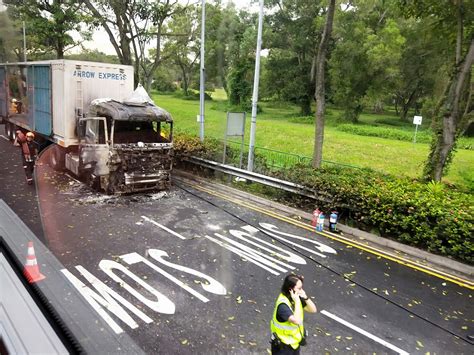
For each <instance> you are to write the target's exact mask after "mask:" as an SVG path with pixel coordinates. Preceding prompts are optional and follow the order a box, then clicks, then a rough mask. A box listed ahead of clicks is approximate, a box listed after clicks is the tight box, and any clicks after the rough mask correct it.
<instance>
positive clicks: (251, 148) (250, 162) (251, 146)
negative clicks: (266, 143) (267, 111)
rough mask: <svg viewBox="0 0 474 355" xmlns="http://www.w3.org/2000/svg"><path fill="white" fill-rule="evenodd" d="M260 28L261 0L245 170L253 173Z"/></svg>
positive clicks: (261, 20) (261, 23)
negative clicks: (247, 155)
mask: <svg viewBox="0 0 474 355" xmlns="http://www.w3.org/2000/svg"><path fill="white" fill-rule="evenodd" d="M262 27H263V0H260V11H259V13H258V33H257V51H256V57H255V73H254V78H253V96H252V120H251V123H250V142H249V158H248V163H247V170H248V171H253V161H254V153H255V130H256V128H257V103H258V84H259V79H260V51H261V49H262Z"/></svg>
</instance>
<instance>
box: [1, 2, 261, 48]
mask: <svg viewBox="0 0 474 355" xmlns="http://www.w3.org/2000/svg"><path fill="white" fill-rule="evenodd" d="M196 1H199V2H200V1H201V0H196ZM1 2H2V0H0V4H1ZM230 2H232V3H234V4H235V6H236V7H237V8H241V9H248V10H249V11H258V0H223V1H222V3H223V5H224V6H225V5H226V4H227V3H230ZM84 46H85V47H86V48H88V49H92V50H94V49H98V50H100V51H101V52H103V53H105V54H109V55H113V54H116V52H115V49H114V47H113V46H112V44H110V40H109V36H108V35H107V33H106V32H105V31H104V30H103V29H100V30H98V31H96V32H95V33H94V35H93V40H92V41H89V42H86V43H85V44H84Z"/></svg>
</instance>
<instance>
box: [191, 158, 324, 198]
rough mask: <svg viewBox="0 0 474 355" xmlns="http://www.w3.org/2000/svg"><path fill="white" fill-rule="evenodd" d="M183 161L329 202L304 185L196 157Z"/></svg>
mask: <svg viewBox="0 0 474 355" xmlns="http://www.w3.org/2000/svg"><path fill="white" fill-rule="evenodd" d="M183 160H184V161H187V162H189V163H192V164H196V165H200V166H202V167H205V168H209V169H213V170H216V171H220V172H222V173H224V174H228V175H232V176H236V177H239V178H242V179H245V180H249V181H253V182H257V183H260V184H262V185H266V186H271V187H275V188H277V189H280V190H284V191H288V192H292V193H295V194H298V195H301V196H305V197H309V198H312V199H315V200H318V201H323V202H331V201H330V200H329V199H327V198H325V197H324V196H321V194H318V192H317V191H315V190H313V189H310V188H308V187H306V186H304V185H300V184H295V183H293V182H290V181H285V180H281V179H277V178H274V177H271V176H266V175H262V174H258V173H255V172H251V171H248V170H243V169H239V168H236V167H234V166H230V165H224V164H221V163H217V162H215V161H211V160H206V159H202V158H198V157H186V158H183Z"/></svg>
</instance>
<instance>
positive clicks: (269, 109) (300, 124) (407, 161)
mask: <svg viewBox="0 0 474 355" xmlns="http://www.w3.org/2000/svg"><path fill="white" fill-rule="evenodd" d="M212 96H213V101H206V107H205V136H206V137H214V138H218V139H222V138H223V135H224V129H225V122H226V101H225V93H224V94H223V90H221V91H216V93H212ZM152 97H153V99H154V101H155V103H156V104H157V105H158V106H161V107H163V108H165V109H166V110H168V111H169V112H170V113H171V114H172V116H173V118H174V121H175V124H174V127H175V131H176V132H187V133H191V134H194V135H199V125H198V123H197V120H196V116H197V115H198V114H199V101H193V100H183V99H179V98H176V97H174V96H173V95H167V94H166V95H165V94H156V93H154V94H153V95H152ZM259 105H260V106H262V108H263V112H262V113H261V114H258V115H257V129H256V146H257V147H262V148H268V149H274V150H278V151H283V152H286V153H294V154H299V155H304V156H308V157H311V156H312V152H313V142H314V125H313V124H312V123H311V118H306V117H303V118H301V117H298V116H299V108H298V107H296V106H293V105H289V104H286V103H285V104H281V103H265V102H263V103H259ZM338 115H339V111H338V110H337V109H334V108H330V109H328V114H327V118H326V122H327V123H326V127H325V135H324V148H323V160H325V161H331V162H337V163H340V164H349V165H352V166H358V167H370V168H372V169H374V170H378V171H382V172H386V173H389V174H394V175H398V176H401V175H406V176H409V177H420V176H421V173H422V169H423V164H424V161H425V159H426V157H427V155H428V151H429V145H428V144H427V143H416V144H413V143H412V142H407V141H401V140H395V139H386V138H379V137H369V136H362V135H356V134H351V133H349V132H343V131H340V130H338V128H337V127H338V125H339V123H338V121H337V117H338ZM250 116H251V113H250V112H248V113H247V119H246V133H245V143H248V139H249V136H250V134H249V132H250ZM360 121H361V123H363V124H364V125H365V126H371V127H373V128H370V129H377V128H376V126H384V122H385V121H386V122H388V123H390V122H394V121H395V123H396V116H395V115H394V114H390V113H388V114H383V115H374V114H362V115H361V118H360ZM423 123H424V124H426V122H423ZM391 128H393V129H399V130H405V131H407V130H410V129H413V132H414V126H412V127H410V124H406V125H401V126H392V127H391ZM426 130H427V127H426V126H425V125H424V126H422V127H420V128H419V131H418V132H419V134H423V132H424V131H426ZM424 134H426V132H425V133H424ZM472 142H474V139H472V138H471V139H469V140H468V143H469V144H472ZM443 181H445V182H448V183H451V184H455V185H457V186H459V187H460V188H463V189H472V186H473V185H474V151H473V150H465V149H459V150H458V151H457V152H456V153H455V156H454V160H453V163H452V165H451V168H450V171H449V173H448V175H447V176H446V177H445V178H444V180H443Z"/></svg>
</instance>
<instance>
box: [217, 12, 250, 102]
mask: <svg viewBox="0 0 474 355" xmlns="http://www.w3.org/2000/svg"><path fill="white" fill-rule="evenodd" d="M240 15H241V16H240V19H239V20H238V22H234V23H233V25H234V28H233V29H232V31H229V32H228V33H226V35H227V38H229V39H230V41H229V43H228V47H227V48H226V52H227V59H228V61H227V65H228V71H227V77H226V78H225V80H226V84H227V85H226V87H227V95H228V97H229V102H230V104H231V105H239V106H243V108H244V109H246V108H247V107H250V99H251V95H252V79H253V69H254V67H255V40H256V38H257V20H258V18H257V16H256V15H249V14H248V13H245V12H241V13H240Z"/></svg>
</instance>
